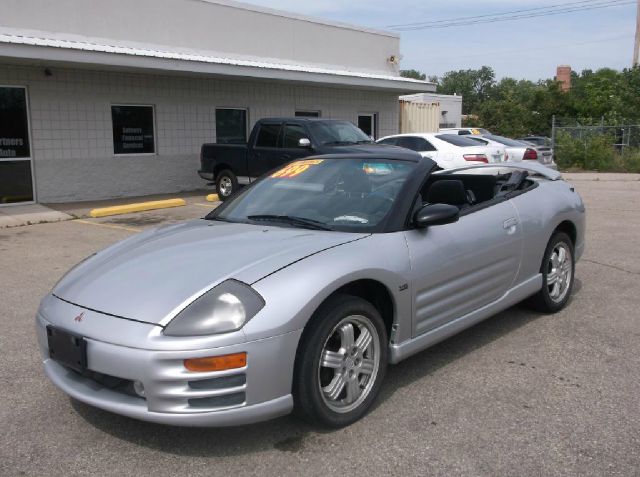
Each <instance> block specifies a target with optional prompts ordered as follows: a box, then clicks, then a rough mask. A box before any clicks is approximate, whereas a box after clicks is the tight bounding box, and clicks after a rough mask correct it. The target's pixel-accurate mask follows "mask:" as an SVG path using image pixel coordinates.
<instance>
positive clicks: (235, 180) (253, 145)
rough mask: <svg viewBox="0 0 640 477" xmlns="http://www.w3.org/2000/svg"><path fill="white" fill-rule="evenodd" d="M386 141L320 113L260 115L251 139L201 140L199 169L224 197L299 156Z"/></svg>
mask: <svg viewBox="0 0 640 477" xmlns="http://www.w3.org/2000/svg"><path fill="white" fill-rule="evenodd" d="M389 147H393V146H383V145H380V144H375V143H374V142H373V141H372V139H371V138H370V137H369V136H367V135H366V134H365V133H364V132H362V131H361V130H360V129H358V128H357V127H356V126H354V125H353V124H352V123H350V122H349V121H342V120H333V119H316V118H270V119H261V120H259V121H258V122H257V123H256V124H255V126H254V127H253V130H252V131H251V135H250V136H249V142H248V143H247V144H203V146H202V150H201V152H200V170H199V171H198V174H199V175H200V177H202V178H203V179H205V180H207V181H210V182H215V184H216V189H217V191H218V197H220V200H225V199H227V198H228V197H229V196H231V194H233V193H234V192H235V191H236V190H237V189H238V187H239V186H240V185H246V184H249V183H251V182H252V181H253V180H255V179H256V178H258V177H259V176H261V175H262V174H264V173H266V172H268V171H270V170H272V169H274V168H276V167H278V166H281V165H283V164H286V163H287V162H289V161H292V160H295V159H301V158H304V157H307V156H311V155H320V154H344V153H351V152H365V153H368V152H371V153H374V152H376V151H378V152H379V151H380V150H381V148H389Z"/></svg>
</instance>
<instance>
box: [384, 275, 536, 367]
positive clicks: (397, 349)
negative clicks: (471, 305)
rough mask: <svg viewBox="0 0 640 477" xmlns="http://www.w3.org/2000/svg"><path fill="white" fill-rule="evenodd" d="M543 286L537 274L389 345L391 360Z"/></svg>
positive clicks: (520, 298) (414, 351)
mask: <svg viewBox="0 0 640 477" xmlns="http://www.w3.org/2000/svg"><path fill="white" fill-rule="evenodd" d="M540 288H542V275H541V274H537V275H535V276H534V277H531V278H529V279H528V280H527V281H525V282H523V283H521V284H519V285H517V286H515V287H514V288H512V289H511V290H509V291H508V292H507V293H505V294H504V295H503V296H502V298H500V299H498V300H496V301H494V302H493V303H489V304H488V305H485V306H484V307H482V308H479V309H478V310H476V311H473V312H471V313H468V314H466V315H464V316H461V317H460V318H456V319H455V320H453V321H450V322H449V323H446V324H444V325H442V326H440V327H439V328H436V329H434V330H431V331H428V332H427V333H424V334H422V335H420V336H416V337H415V338H412V339H410V340H407V341H405V342H404V343H400V344H394V345H390V346H389V362H390V363H391V364H396V363H399V362H400V361H402V360H403V359H405V358H408V357H409V356H412V355H414V354H416V353H418V352H420V351H422V350H425V349H427V348H429V347H430V346H433V345H434V344H436V343H439V342H440V341H443V340H445V339H447V338H449V337H450V336H453V335H455V334H457V333H459V332H461V331H462V330H464V329H466V328H469V327H470V326H473V325H475V324H476V323H480V322H481V321H483V320H485V319H487V318H489V317H490V316H493V315H495V314H496V313H498V312H500V311H502V310H505V309H506V308H509V307H510V306H513V305H515V304H516V303H519V302H521V301H522V300H524V299H525V298H528V297H530V296H531V295H533V294H535V293H537V292H538V291H539V290H540Z"/></svg>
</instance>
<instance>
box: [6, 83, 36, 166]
mask: <svg viewBox="0 0 640 477" xmlns="http://www.w3.org/2000/svg"><path fill="white" fill-rule="evenodd" d="M29 156H30V151H29V121H28V118H27V97H26V94H25V90H24V89H23V88H8V87H0V159H13V158H25V157H29Z"/></svg>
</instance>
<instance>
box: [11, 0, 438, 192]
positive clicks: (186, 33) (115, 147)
mask: <svg viewBox="0 0 640 477" xmlns="http://www.w3.org/2000/svg"><path fill="white" fill-rule="evenodd" d="M399 50H400V40H399V37H398V36H397V35H396V34H394V33H389V32H385V31H378V30H372V29H368V28H361V27H355V26H351V25H343V24H337V23H333V22H327V21H323V20H319V19H315V18H308V17H304V16H300V15H295V14H288V13H283V12H280V11H275V10H269V9H264V8H258V7H254V6H249V5H247V4H241V3H237V2H233V1H229V0H135V1H131V0H55V1H51V0H3V2H2V5H1V6H0V202H3V203H14V202H30V201H38V202H45V203H46V202H62V201H75V200H90V199H101V198H111V197H121V196H134V195H144V194H151V193H165V192H176V191H181V190H193V189H197V188H201V187H202V186H203V185H204V182H203V181H202V179H201V178H200V177H198V174H197V170H198V167H199V151H200V147H201V145H202V144H203V143H205V142H216V141H217V142H242V141H246V139H247V134H248V131H249V130H250V128H251V127H252V125H253V123H254V122H255V121H257V120H258V119H260V118H264V117H270V116H280V117H282V116H294V115H307V116H309V115H311V116H322V117H327V118H341V119H348V120H350V121H352V122H354V123H355V124H358V125H359V126H360V127H361V128H362V129H363V130H365V131H366V132H367V133H370V134H371V135H373V136H383V135H387V134H392V133H396V132H397V131H398V114H399V113H398V111H399V108H398V96H399V95H400V94H407V93H415V92H425V91H433V90H434V85H433V84H431V83H426V82H421V81H415V80H410V79H406V78H401V77H400V76H399V72H398V61H397V59H398V58H399V54H400V51H399Z"/></svg>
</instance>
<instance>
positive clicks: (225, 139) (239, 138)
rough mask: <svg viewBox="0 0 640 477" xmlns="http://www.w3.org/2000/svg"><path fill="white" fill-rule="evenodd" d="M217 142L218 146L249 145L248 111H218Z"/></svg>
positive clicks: (229, 109) (227, 109)
mask: <svg viewBox="0 0 640 477" xmlns="http://www.w3.org/2000/svg"><path fill="white" fill-rule="evenodd" d="M216 142H217V143H218V144H246V143H247V110H246V109H231V108H221V109H216Z"/></svg>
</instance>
